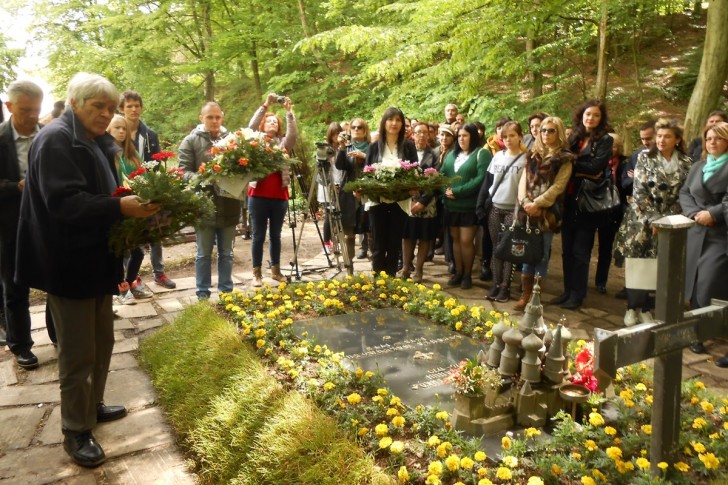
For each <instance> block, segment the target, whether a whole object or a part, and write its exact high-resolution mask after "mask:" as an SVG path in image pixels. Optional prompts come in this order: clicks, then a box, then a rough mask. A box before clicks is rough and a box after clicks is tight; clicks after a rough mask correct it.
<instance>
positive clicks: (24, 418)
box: [0, 406, 45, 450]
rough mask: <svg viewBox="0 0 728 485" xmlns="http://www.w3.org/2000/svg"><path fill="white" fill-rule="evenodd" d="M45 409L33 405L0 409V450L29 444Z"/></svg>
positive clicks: (18, 447) (23, 446)
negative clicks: (0, 430)
mask: <svg viewBox="0 0 728 485" xmlns="http://www.w3.org/2000/svg"><path fill="white" fill-rule="evenodd" d="M44 414H45V409H42V408H38V407H35V406H26V407H21V408H8V409H0V429H2V430H3V433H2V434H0V450H9V449H10V450H14V449H20V448H25V447H27V446H29V445H30V442H31V440H32V439H33V435H34V434H35V430H36V428H37V427H38V425H39V424H40V420H41V419H42V418H43V415H44Z"/></svg>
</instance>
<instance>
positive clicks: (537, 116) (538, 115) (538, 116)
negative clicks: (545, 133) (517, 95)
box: [526, 111, 549, 127]
mask: <svg viewBox="0 0 728 485" xmlns="http://www.w3.org/2000/svg"><path fill="white" fill-rule="evenodd" d="M548 117H549V115H547V114H546V113H544V112H543V111H538V112H536V113H534V114H532V115H531V116H529V117H528V119H527V120H526V121H527V122H528V126H529V127H530V126H531V122H532V121H533V120H535V119H539V120H541V121H543V120H545V119H546V118H548Z"/></svg>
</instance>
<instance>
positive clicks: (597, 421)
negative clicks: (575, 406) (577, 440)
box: [589, 412, 604, 426]
mask: <svg viewBox="0 0 728 485" xmlns="http://www.w3.org/2000/svg"><path fill="white" fill-rule="evenodd" d="M589 424H591V425H592V426H603V425H604V418H603V417H602V415H601V414H599V413H597V412H591V413H589Z"/></svg>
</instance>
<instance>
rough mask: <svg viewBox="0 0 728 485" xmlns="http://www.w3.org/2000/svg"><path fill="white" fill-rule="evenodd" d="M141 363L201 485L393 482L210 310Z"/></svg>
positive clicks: (194, 315)
mask: <svg viewBox="0 0 728 485" xmlns="http://www.w3.org/2000/svg"><path fill="white" fill-rule="evenodd" d="M141 357H142V362H143V363H144V365H145V367H146V368H147V370H148V371H149V372H150V374H151V375H152V381H153V383H154V385H155V387H156V388H157V390H158V392H159V395H160V400H161V402H162V404H163V406H164V408H165V410H166V412H167V414H168V418H169V421H170V422H171V424H172V426H174V427H175V429H176V430H177V432H178V433H179V434H180V435H181V436H182V438H183V440H184V444H185V446H186V447H187V450H188V452H189V453H188V454H189V456H190V458H191V459H192V460H193V461H194V462H195V463H196V465H197V470H196V472H197V474H198V477H199V479H200V481H201V483H210V484H212V483H215V484H218V483H234V484H239V485H253V484H262V483H265V484H267V485H268V484H270V485H276V484H281V485H283V484H292V483H295V484H316V485H319V484H320V485H325V484H363V483H382V484H384V483H390V479H389V478H388V477H387V476H386V475H383V474H381V473H380V472H378V471H377V470H376V468H375V466H374V463H373V461H372V460H371V458H370V457H368V456H367V455H366V454H365V453H364V452H363V451H362V450H361V449H360V448H359V447H358V446H357V445H356V443H354V442H353V441H352V440H350V439H349V438H348V437H347V436H346V434H345V433H344V432H343V431H342V430H340V429H338V428H337V427H336V423H335V422H334V421H333V420H332V419H331V418H330V417H328V416H326V415H325V414H324V413H323V412H322V411H320V410H319V409H318V408H316V406H315V405H314V404H313V403H312V402H310V401H309V400H307V399H306V398H305V397H304V396H302V395H301V394H299V393H298V392H295V391H287V390H286V389H284V388H283V387H282V386H281V385H280V384H279V383H278V382H277V381H276V380H275V379H274V378H273V377H271V376H270V375H269V374H268V372H267V370H266V368H265V367H264V366H263V365H262V364H261V363H260V360H259V359H258V357H257V356H256V354H255V352H253V350H252V349H251V348H250V347H249V346H248V345H247V344H246V343H244V342H243V341H242V339H241V338H240V337H239V336H238V334H237V332H236V330H235V328H234V327H232V326H231V325H230V323H229V322H227V321H225V320H223V319H222V318H220V317H219V316H218V315H217V314H216V313H215V312H214V310H213V309H212V308H211V307H210V306H209V305H207V304H198V305H194V306H191V307H189V308H187V309H186V310H185V311H184V312H183V313H182V314H181V315H180V316H179V317H178V318H177V320H175V321H174V322H173V323H172V324H170V325H168V326H166V327H164V328H162V329H161V330H160V331H159V332H157V333H156V334H154V335H152V336H150V337H148V338H147V339H145V340H144V341H143V342H142V345H141Z"/></svg>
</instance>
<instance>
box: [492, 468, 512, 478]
mask: <svg viewBox="0 0 728 485" xmlns="http://www.w3.org/2000/svg"><path fill="white" fill-rule="evenodd" d="M495 476H496V477H498V478H500V479H501V480H510V479H511V478H512V477H513V473H511V471H510V470H509V469H508V468H506V467H504V466H501V467H498V471H496V472H495Z"/></svg>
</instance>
